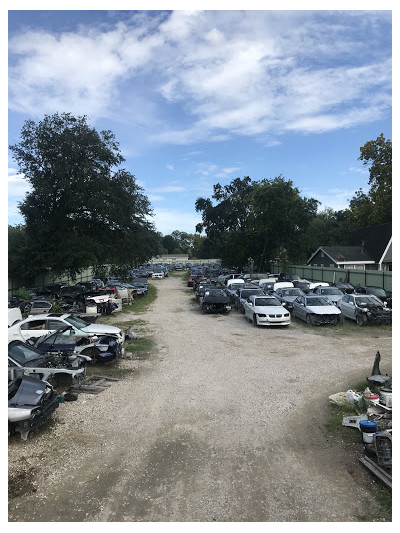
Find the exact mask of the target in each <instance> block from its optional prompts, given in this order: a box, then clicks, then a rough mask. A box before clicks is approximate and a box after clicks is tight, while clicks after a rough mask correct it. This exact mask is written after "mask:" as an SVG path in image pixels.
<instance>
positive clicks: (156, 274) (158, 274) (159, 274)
mask: <svg viewBox="0 0 400 533" xmlns="http://www.w3.org/2000/svg"><path fill="white" fill-rule="evenodd" d="M181 270H182V269H181ZM163 278H164V272H153V274H152V275H151V279H163Z"/></svg>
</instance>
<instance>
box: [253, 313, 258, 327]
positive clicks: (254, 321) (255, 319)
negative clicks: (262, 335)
mask: <svg viewBox="0 0 400 533" xmlns="http://www.w3.org/2000/svg"><path fill="white" fill-rule="evenodd" d="M257 325H258V324H257V317H256V314H255V313H253V326H257Z"/></svg>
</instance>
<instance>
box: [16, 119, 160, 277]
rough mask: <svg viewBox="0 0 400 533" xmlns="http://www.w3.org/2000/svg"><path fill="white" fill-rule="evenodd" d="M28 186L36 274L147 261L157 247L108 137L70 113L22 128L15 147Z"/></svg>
mask: <svg viewBox="0 0 400 533" xmlns="http://www.w3.org/2000/svg"><path fill="white" fill-rule="evenodd" d="M10 150H11V151H12V152H13V155H14V159H15V160H16V162H17V163H18V165H19V170H20V172H22V173H23V174H24V175H25V179H26V180H27V181H28V182H29V183H30V184H31V186H32V191H31V192H29V193H27V194H26V196H25V198H24V200H23V201H22V202H21V203H20V204H19V209H20V211H21V214H22V215H23V217H24V218H25V222H26V234H27V238H28V239H29V247H30V249H31V255H30V258H29V264H30V268H31V270H36V271H37V272H40V271H44V270H48V269H50V270H51V271H52V272H53V273H55V274H61V273H63V272H68V273H69V274H70V275H71V276H74V275H75V274H76V273H77V272H79V271H80V270H81V269H83V268H86V267H88V266H90V265H93V264H104V263H112V264H119V263H124V264H125V263H128V262H131V263H136V262H140V261H143V260H147V259H149V258H150V257H151V256H152V255H153V253H154V250H153V245H154V247H156V243H159V239H158V237H157V234H156V232H155V231H154V227H153V225H152V223H151V222H149V217H151V215H152V211H151V208H150V203H149V201H148V199H147V197H146V196H145V195H144V192H143V190H142V188H141V187H140V186H139V185H138V184H137V183H136V180H135V176H133V175H132V174H131V173H130V172H128V171H127V170H125V169H121V168H118V166H119V165H120V164H121V163H122V162H123V161H124V158H123V156H122V155H121V153H120V151H119V147H118V143H117V142H116V140H115V137H114V135H113V133H112V132H110V131H102V132H100V133H98V132H97V131H96V130H95V129H94V128H92V127H90V126H89V124H88V122H87V118H86V117H85V116H83V117H77V118H76V117H73V116H72V115H71V114H69V113H63V114H58V113H56V114H54V115H46V116H45V117H44V119H43V120H42V121H40V122H39V123H38V124H36V123H35V122H34V121H32V120H28V121H26V122H25V124H24V126H23V128H22V131H21V140H20V142H19V143H18V144H15V145H13V146H10Z"/></svg>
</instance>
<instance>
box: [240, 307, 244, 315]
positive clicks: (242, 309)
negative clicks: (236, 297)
mask: <svg viewBox="0 0 400 533" xmlns="http://www.w3.org/2000/svg"><path fill="white" fill-rule="evenodd" d="M239 311H240V312H241V313H242V315H244V307H243V305H242V306H241V308H240V309H239Z"/></svg>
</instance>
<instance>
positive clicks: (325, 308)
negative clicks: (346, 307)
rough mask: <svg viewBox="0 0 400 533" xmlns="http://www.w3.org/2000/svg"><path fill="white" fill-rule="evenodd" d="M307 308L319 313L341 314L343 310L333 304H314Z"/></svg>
mask: <svg viewBox="0 0 400 533" xmlns="http://www.w3.org/2000/svg"><path fill="white" fill-rule="evenodd" d="M306 309H307V310H308V311H310V312H311V313H316V314H317V315H339V314H340V312H341V311H340V309H338V308H337V307H336V306H333V305H332V306H331V305H312V306H310V307H307V308H306Z"/></svg>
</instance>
